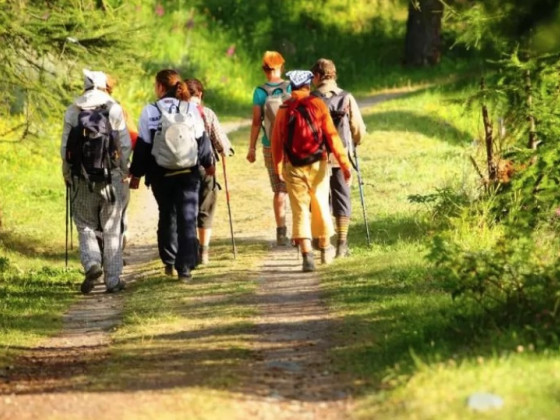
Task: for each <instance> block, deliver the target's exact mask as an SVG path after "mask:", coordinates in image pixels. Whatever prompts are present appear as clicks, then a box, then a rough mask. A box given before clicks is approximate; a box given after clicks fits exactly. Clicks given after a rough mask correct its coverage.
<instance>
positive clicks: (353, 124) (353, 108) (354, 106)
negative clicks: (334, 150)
mask: <svg viewBox="0 0 560 420" xmlns="http://www.w3.org/2000/svg"><path fill="white" fill-rule="evenodd" d="M348 99H349V100H350V115H349V120H350V132H351V133H352V140H353V142H354V145H356V146H357V145H358V144H360V143H361V142H362V139H363V138H364V136H365V135H366V125H365V123H364V119H363V118H362V113H361V112H360V107H359V106H358V103H357V102H356V99H354V96H352V95H350V94H349V95H348Z"/></svg>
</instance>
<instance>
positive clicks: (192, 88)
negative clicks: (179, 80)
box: [185, 79, 204, 100]
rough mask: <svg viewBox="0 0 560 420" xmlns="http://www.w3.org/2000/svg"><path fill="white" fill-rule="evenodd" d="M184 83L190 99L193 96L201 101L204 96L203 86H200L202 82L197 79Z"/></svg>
mask: <svg viewBox="0 0 560 420" xmlns="http://www.w3.org/2000/svg"><path fill="white" fill-rule="evenodd" d="M185 83H186V84H187V88H188V89H189V93H190V94H191V97H193V96H195V97H197V98H200V99H201V100H202V97H203V96H204V86H203V85H202V82H201V81H200V80H198V79H187V80H185Z"/></svg>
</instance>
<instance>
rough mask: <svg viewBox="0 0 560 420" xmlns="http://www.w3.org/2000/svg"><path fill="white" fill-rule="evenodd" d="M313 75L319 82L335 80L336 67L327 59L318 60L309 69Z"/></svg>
mask: <svg viewBox="0 0 560 420" xmlns="http://www.w3.org/2000/svg"><path fill="white" fill-rule="evenodd" d="M311 71H312V72H313V75H314V76H315V77H317V80H318V81H319V82H322V81H324V80H336V67H335V65H334V63H333V61H332V60H329V59H327V58H320V59H318V60H317V61H316V62H315V64H313V67H311Z"/></svg>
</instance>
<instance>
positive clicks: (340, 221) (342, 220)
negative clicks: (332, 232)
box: [336, 216, 350, 243]
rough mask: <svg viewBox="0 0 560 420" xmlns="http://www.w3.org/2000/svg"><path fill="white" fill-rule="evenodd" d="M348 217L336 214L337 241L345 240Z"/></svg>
mask: <svg viewBox="0 0 560 420" xmlns="http://www.w3.org/2000/svg"><path fill="white" fill-rule="evenodd" d="M349 224H350V218H349V217H346V216H336V234H337V236H338V238H337V239H338V242H339V243H340V242H346V241H347V239H348V225H349Z"/></svg>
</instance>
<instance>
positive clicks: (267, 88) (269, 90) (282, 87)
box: [257, 80, 290, 96]
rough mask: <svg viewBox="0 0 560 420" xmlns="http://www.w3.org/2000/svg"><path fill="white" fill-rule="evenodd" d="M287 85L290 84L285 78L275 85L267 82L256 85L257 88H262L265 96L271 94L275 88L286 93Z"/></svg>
mask: <svg viewBox="0 0 560 420" xmlns="http://www.w3.org/2000/svg"><path fill="white" fill-rule="evenodd" d="M288 86H290V82H289V81H287V80H283V81H282V82H281V83H279V84H278V85H276V86H270V85H269V84H268V83H263V84H262V85H260V86H257V89H262V90H264V91H265V92H266V96H271V95H273V94H274V92H276V91H277V90H280V91H281V93H282V94H287V93H288Z"/></svg>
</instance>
